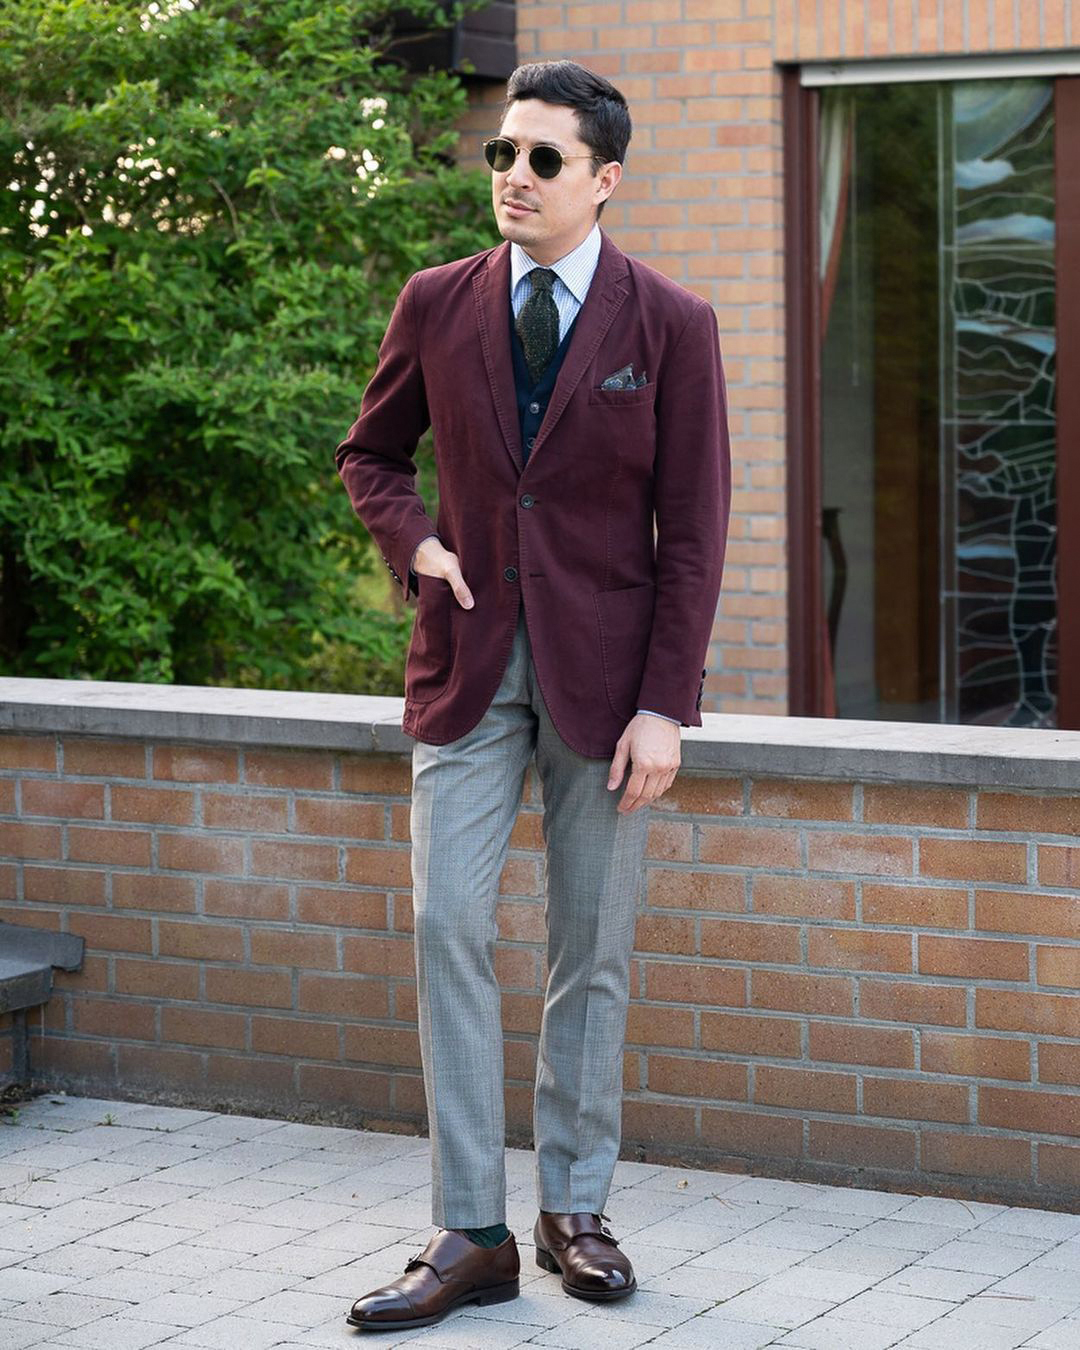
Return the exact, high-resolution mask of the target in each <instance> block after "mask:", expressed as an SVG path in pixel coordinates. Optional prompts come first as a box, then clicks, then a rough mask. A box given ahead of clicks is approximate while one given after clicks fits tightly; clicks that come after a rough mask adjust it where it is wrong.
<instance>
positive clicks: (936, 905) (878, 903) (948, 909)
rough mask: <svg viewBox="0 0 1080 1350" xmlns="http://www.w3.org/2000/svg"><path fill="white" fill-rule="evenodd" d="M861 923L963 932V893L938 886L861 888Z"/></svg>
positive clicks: (965, 902)
mask: <svg viewBox="0 0 1080 1350" xmlns="http://www.w3.org/2000/svg"><path fill="white" fill-rule="evenodd" d="M862 914H863V922H864V923H888V924H896V925H900V924H904V925H907V926H908V927H911V928H966V927H967V926H968V898H967V892H966V891H958V890H946V889H944V888H942V887H939V886H898V885H890V884H888V883H887V882H882V883H879V884H873V885H871V884H870V883H867V884H866V885H865V886H864V887H863V908H862Z"/></svg>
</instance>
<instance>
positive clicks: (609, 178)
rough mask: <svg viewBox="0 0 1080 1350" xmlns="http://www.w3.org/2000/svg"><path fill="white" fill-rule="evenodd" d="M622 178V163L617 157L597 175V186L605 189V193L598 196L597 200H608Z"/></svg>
mask: <svg viewBox="0 0 1080 1350" xmlns="http://www.w3.org/2000/svg"><path fill="white" fill-rule="evenodd" d="M621 178H622V165H621V164H620V163H619V161H618V160H617V159H613V160H611V161H610V162H609V163H607V164H605V165H604V167H603V168H602V169H601V170H600V172H599V173H598V174H597V175H596V186H597V187H598V188H600V189H602V190H603V193H604V195H603V196H602V197H600V196H598V197H597V201H607V199H608V198H609V197H610V196H611V194H612V193H613V192H614V191H615V189H616V188H617V187H618V185H619V180H620V179H621Z"/></svg>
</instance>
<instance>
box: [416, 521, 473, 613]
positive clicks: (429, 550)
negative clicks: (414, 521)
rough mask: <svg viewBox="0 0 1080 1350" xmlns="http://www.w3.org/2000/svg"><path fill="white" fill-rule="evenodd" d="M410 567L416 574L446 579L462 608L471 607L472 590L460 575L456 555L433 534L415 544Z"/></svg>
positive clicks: (459, 564) (459, 565) (459, 566)
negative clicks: (415, 547)
mask: <svg viewBox="0 0 1080 1350" xmlns="http://www.w3.org/2000/svg"><path fill="white" fill-rule="evenodd" d="M412 568H413V571H414V572H416V573H417V574H418V575H422V576H425V577H442V578H443V580H444V581H448V582H449V583H450V588H451V590H452V591H453V592H454V597H455V599H456V600H457V602H458V604H459V605H461V607H462V608H463V609H472V607H473V597H472V591H470V590H469V588H468V586H466V585H465V578H464V577H463V576H462V575H461V563H460V562H459V561H458V555H457V554H456V553H451V552H450V550H449V549H448V548H443V546H442V544H441V542H440V541H439V540H438V539H436V538H435V537H434V535H432V536H431V538H429V539H424V540H423V541H422V542H421V543H420V544H419V545H418V546H417V549H416V552H415V553H414V554H413V561H412Z"/></svg>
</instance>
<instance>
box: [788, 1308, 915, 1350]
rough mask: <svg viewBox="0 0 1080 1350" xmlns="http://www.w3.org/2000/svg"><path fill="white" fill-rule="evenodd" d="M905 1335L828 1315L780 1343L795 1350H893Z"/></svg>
mask: <svg viewBox="0 0 1080 1350" xmlns="http://www.w3.org/2000/svg"><path fill="white" fill-rule="evenodd" d="M904 1334H905V1333H903V1332H901V1331H898V1330H897V1328H896V1327H889V1326H883V1325H881V1324H880V1323H878V1322H852V1321H849V1320H845V1319H843V1318H840V1317H837V1316H836V1314H835V1313H826V1314H825V1316H824V1317H819V1318H818V1319H817V1320H816V1321H815V1322H807V1324H806V1325H805V1326H802V1327H797V1328H796V1330H794V1331H790V1332H788V1334H787V1335H786V1336H785V1337H784V1338H783V1340H782V1341H780V1342H779V1344H780V1345H782V1346H784V1347H785V1350H787V1347H790V1348H791V1350H889V1347H890V1346H893V1345H895V1344H896V1342H897V1340H898V1339H899V1338H900V1337H901V1336H903V1335H904Z"/></svg>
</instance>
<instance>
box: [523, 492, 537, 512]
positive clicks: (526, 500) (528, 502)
mask: <svg viewBox="0 0 1080 1350" xmlns="http://www.w3.org/2000/svg"><path fill="white" fill-rule="evenodd" d="M534 500H535V498H534V497H533V495H532V493H531V492H526V493H524V494H523V495H522V498H521V504H522V506H524V507H525V508H526V509H528V507H530V506H532V504H533V502H534Z"/></svg>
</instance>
